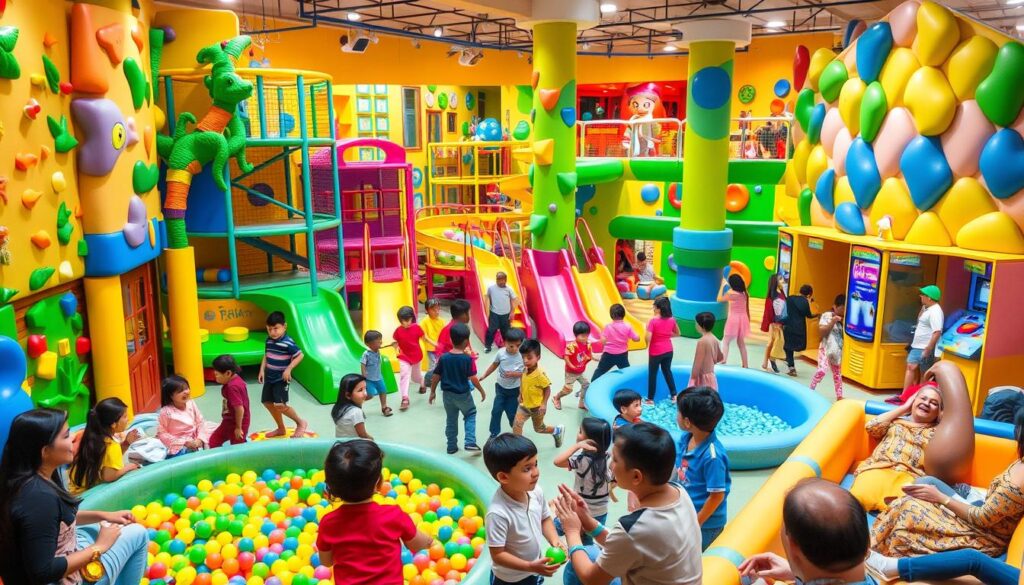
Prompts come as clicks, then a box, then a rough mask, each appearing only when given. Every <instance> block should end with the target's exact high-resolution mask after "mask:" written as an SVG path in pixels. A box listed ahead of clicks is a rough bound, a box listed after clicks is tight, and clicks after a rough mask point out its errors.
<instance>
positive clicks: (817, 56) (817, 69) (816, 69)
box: [806, 47, 836, 91]
mask: <svg viewBox="0 0 1024 585" xmlns="http://www.w3.org/2000/svg"><path fill="white" fill-rule="evenodd" d="M835 57H836V54H835V53H833V52H832V49H826V48H825V47H822V48H820V49H818V50H817V51H815V52H814V54H813V55H811V63H810V64H809V65H808V67H807V82H806V83H807V87H809V88H811V89H813V90H814V91H818V80H819V79H821V72H822V71H824V70H825V67H826V66H827V65H828V64H829V63H831V62H832V59H835Z"/></svg>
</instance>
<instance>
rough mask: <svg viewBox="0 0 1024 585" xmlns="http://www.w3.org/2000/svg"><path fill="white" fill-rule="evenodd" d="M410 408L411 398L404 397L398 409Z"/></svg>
mask: <svg viewBox="0 0 1024 585" xmlns="http://www.w3.org/2000/svg"><path fill="white" fill-rule="evenodd" d="M408 409H409V399H408V398H403V399H402V404H401V405H400V406H399V407H398V410H408Z"/></svg>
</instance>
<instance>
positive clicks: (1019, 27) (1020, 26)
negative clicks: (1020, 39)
mask: <svg viewBox="0 0 1024 585" xmlns="http://www.w3.org/2000/svg"><path fill="white" fill-rule="evenodd" d="M1017 32H1024V23H1021V24H1018V25H1017Z"/></svg>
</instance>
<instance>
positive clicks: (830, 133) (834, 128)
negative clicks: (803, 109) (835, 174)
mask: <svg viewBox="0 0 1024 585" xmlns="http://www.w3.org/2000/svg"><path fill="white" fill-rule="evenodd" d="M843 128H845V125H844V124H843V117H842V116H841V115H840V114H839V108H829V109H828V110H827V111H826V112H825V121H824V122H823V123H822V125H821V145H822V146H824V147H825V153H826V154H828V155H829V156H832V146H833V145H834V144H835V141H836V136H838V135H839V131H840V130H842V129H843Z"/></svg>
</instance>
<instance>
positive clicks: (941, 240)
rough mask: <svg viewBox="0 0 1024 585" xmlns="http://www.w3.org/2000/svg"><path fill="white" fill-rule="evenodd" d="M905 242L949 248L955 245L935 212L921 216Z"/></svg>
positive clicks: (911, 228) (928, 212) (927, 212)
mask: <svg viewBox="0 0 1024 585" xmlns="http://www.w3.org/2000/svg"><path fill="white" fill-rule="evenodd" d="M903 241H905V242H906V243H908V244H917V245H919V246H941V247H947V246H952V245H953V240H952V239H950V237H949V233H948V232H947V231H946V228H944V227H943V226H942V220H941V219H939V216H938V215H935V212H933V211H926V212H924V213H922V214H921V215H919V216H918V217H917V221H915V222H914V225H912V226H911V227H910V231H909V232H908V233H907V236H906V238H904V240H903Z"/></svg>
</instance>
